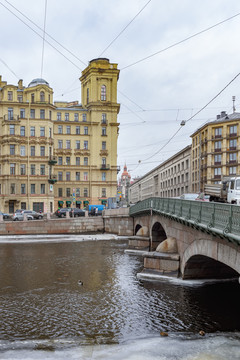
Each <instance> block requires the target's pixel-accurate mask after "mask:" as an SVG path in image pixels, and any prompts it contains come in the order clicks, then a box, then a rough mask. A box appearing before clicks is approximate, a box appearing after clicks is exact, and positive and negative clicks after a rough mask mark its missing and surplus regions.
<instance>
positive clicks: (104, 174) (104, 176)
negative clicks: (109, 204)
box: [102, 172, 106, 181]
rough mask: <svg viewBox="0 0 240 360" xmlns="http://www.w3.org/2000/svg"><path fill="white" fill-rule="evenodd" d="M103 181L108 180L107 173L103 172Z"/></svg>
mask: <svg viewBox="0 0 240 360" xmlns="http://www.w3.org/2000/svg"><path fill="white" fill-rule="evenodd" d="M102 181H106V173H105V172H102Z"/></svg>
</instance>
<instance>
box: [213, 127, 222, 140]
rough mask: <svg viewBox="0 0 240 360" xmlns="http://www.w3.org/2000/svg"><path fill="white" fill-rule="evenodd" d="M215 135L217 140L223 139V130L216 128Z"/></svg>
mask: <svg viewBox="0 0 240 360" xmlns="http://www.w3.org/2000/svg"><path fill="white" fill-rule="evenodd" d="M214 134H215V138H217V137H222V128H221V127H220V128H216V129H215V131H214Z"/></svg>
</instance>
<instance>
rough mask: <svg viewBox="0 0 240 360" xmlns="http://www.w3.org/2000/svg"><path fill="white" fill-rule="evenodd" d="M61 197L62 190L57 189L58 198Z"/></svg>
mask: <svg viewBox="0 0 240 360" xmlns="http://www.w3.org/2000/svg"><path fill="white" fill-rule="evenodd" d="M62 196H63V189H62V188H58V197H62Z"/></svg>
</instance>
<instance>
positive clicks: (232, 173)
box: [229, 166, 237, 175]
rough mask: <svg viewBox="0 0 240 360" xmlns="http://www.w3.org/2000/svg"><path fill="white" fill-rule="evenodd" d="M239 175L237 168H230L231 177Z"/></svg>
mask: <svg viewBox="0 0 240 360" xmlns="http://www.w3.org/2000/svg"><path fill="white" fill-rule="evenodd" d="M236 174H237V168H236V166H230V168H229V175H236Z"/></svg>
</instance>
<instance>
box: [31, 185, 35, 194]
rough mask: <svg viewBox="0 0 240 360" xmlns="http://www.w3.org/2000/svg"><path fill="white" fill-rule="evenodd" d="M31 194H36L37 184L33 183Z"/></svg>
mask: <svg viewBox="0 0 240 360" xmlns="http://www.w3.org/2000/svg"><path fill="white" fill-rule="evenodd" d="M31 194H35V184H31Z"/></svg>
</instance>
